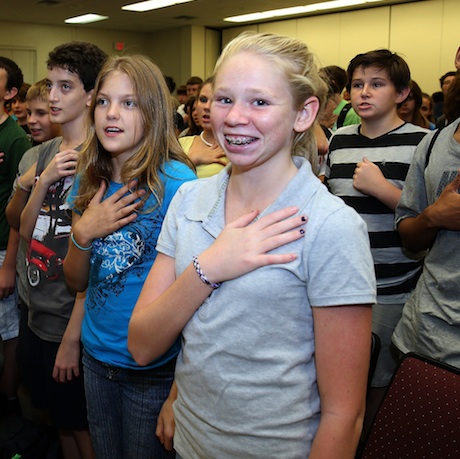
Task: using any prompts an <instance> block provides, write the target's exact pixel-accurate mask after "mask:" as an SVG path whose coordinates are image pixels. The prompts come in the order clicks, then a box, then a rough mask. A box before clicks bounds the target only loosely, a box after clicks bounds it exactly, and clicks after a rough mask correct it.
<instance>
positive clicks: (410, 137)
mask: <svg viewBox="0 0 460 459" xmlns="http://www.w3.org/2000/svg"><path fill="white" fill-rule="evenodd" d="M360 131H361V125H352V126H346V127H343V128H341V129H339V130H337V132H336V133H335V134H334V135H333V137H332V138H331V143H330V146H329V157H328V162H327V167H326V177H325V183H326V184H327V186H328V188H329V189H330V191H331V192H332V193H333V194H335V195H336V196H339V197H341V198H342V199H343V200H344V201H345V203H346V204H348V205H349V206H351V207H353V208H354V209H355V210H356V211H357V212H358V213H359V214H360V215H361V217H362V218H363V219H364V221H365V222H366V224H367V229H368V233H369V239H370V243H371V249H372V255H373V258H374V268H375V275H376V278H377V294H378V301H379V302H380V303H387V304H389V303H393V304H396V303H402V302H404V301H405V300H406V298H407V294H408V293H409V292H410V291H411V290H412V289H413V288H414V287H415V283H416V282H417V279H418V277H419V275H420V271H421V265H422V256H421V254H411V253H408V252H407V251H406V250H405V249H403V247H402V243H401V239H400V237H399V234H398V232H397V231H396V230H395V226H394V211H393V210H392V209H390V208H389V207H387V206H386V205H385V204H383V203H382V202H381V201H379V200H378V199H376V198H374V197H373V196H369V195H366V194H363V193H361V192H360V191H358V190H356V189H355V188H354V187H353V173H354V170H355V168H356V163H358V162H360V161H362V160H363V157H364V156H365V157H366V158H367V159H368V160H369V161H372V162H373V163H374V164H376V165H377V166H378V167H379V168H380V170H381V171H382V173H383V175H384V176H385V178H386V179H387V180H389V181H390V183H392V184H393V185H395V186H396V187H398V188H400V189H402V188H403V186H404V181H405V179H406V175H407V171H408V169H409V165H410V162H411V159H412V156H413V154H414V151H415V147H416V146H417V144H418V143H419V142H420V141H421V140H422V138H423V137H424V136H425V134H426V133H427V132H429V131H428V130H427V129H424V128H421V127H419V126H414V125H413V124H410V123H405V124H403V125H402V126H400V127H398V128H397V129H394V130H393V131H390V132H388V133H386V134H384V135H382V136H380V137H377V138H375V139H369V138H368V137H365V136H363V135H362V134H361V133H360ZM344 243H346V241H344Z"/></svg>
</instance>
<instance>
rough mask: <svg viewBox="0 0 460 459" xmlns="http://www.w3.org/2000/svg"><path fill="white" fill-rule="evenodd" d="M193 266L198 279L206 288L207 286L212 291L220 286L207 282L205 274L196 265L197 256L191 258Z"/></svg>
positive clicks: (219, 283)
mask: <svg viewBox="0 0 460 459" xmlns="http://www.w3.org/2000/svg"><path fill="white" fill-rule="evenodd" d="M193 266H194V267H195V271H196V273H197V274H198V277H199V278H200V279H201V281H202V282H203V283H205V284H206V285H207V286H209V287H211V288H213V289H216V288H219V287H220V286H221V284H222V283H221V282H216V283H213V282H209V279H208V278H207V277H206V274H205V273H204V272H203V271H202V270H201V266H200V263H198V256H197V255H195V256H194V257H193Z"/></svg>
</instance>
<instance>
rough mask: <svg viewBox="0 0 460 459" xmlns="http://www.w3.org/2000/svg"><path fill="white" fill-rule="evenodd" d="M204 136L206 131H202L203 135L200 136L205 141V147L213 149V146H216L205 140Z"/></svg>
mask: <svg viewBox="0 0 460 459" xmlns="http://www.w3.org/2000/svg"><path fill="white" fill-rule="evenodd" d="M203 134H204V131H201V134H200V139H201V140H202V141H203V143H204V144H205V145H207V146H208V147H213V146H214V144H213V143H211V142H208V141H206V140H204V136H203Z"/></svg>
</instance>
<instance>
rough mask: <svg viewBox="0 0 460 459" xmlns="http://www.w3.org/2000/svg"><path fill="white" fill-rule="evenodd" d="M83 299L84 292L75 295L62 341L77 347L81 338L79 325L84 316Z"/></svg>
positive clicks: (84, 296)
mask: <svg viewBox="0 0 460 459" xmlns="http://www.w3.org/2000/svg"><path fill="white" fill-rule="evenodd" d="M85 298H86V295H85V292H80V293H77V296H76V298H75V303H74V306H73V309H72V314H71V315H70V319H69V322H68V323H67V327H66V329H65V332H64V335H63V337H62V341H67V342H71V343H78V345H79V343H80V336H81V324H82V322H83V316H84V314H85V309H84V306H85Z"/></svg>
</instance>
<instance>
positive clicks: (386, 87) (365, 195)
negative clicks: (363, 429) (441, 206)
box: [325, 49, 428, 418]
mask: <svg viewBox="0 0 460 459" xmlns="http://www.w3.org/2000/svg"><path fill="white" fill-rule="evenodd" d="M347 73H348V84H347V89H348V90H349V91H350V95H351V103H352V106H353V108H354V110H355V112H356V113H357V114H358V115H359V116H360V117H361V124H358V125H352V126H346V127H343V128H341V129H339V130H337V131H336V133H335V134H334V136H333V137H332V138H331V143H330V147H329V158H328V164H327V170H326V179H325V183H326V184H327V186H328V187H329V189H330V191H331V192H332V193H333V194H335V195H337V196H340V197H341V198H342V199H343V200H344V201H345V202H346V203H347V204H348V205H350V206H351V207H353V208H354V209H355V210H356V211H357V212H359V214H360V215H361V217H362V218H363V219H364V221H365V222H366V224H367V228H368V232H369V238H370V242H371V249H372V254H373V257H374V267H375V273H376V277H377V304H376V305H375V306H374V308H373V312H372V327H373V331H374V332H375V333H376V334H377V335H378V336H379V338H380V341H381V351H380V355H379V359H378V362H377V367H376V370H375V373H374V377H373V380H372V383H371V386H372V389H371V390H370V391H369V396H368V414H369V417H371V418H372V417H373V415H372V413H373V409H372V406H373V405H374V404H376V405H377V406H378V404H379V402H380V399H381V397H382V396H383V394H384V392H385V387H386V386H387V385H388V383H389V382H390V379H391V376H392V374H393V370H394V368H395V366H396V363H397V356H396V355H395V353H394V352H393V350H392V349H391V335H392V333H393V330H394V328H395V327H396V325H397V323H398V321H399V319H400V317H401V312H402V308H403V306H404V303H405V301H406V300H407V298H408V296H409V293H410V292H411V290H412V289H413V288H414V287H415V284H416V282H417V279H418V277H419V275H420V270H421V264H422V256H421V254H410V253H408V252H407V251H406V250H404V249H403V247H402V244H401V239H400V237H399V234H398V232H397V231H396V230H395V228H394V213H395V208H396V205H397V203H398V201H399V198H400V196H401V190H402V188H403V185H404V180H405V178H406V174H407V170H408V168H409V164H410V162H411V159H412V156H413V153H414V150H415V147H416V146H417V144H418V143H419V142H420V140H421V139H422V138H423V137H424V135H425V134H426V133H427V132H428V131H427V130H426V129H423V128H421V127H418V126H415V125H413V124H410V123H406V122H404V121H403V120H402V119H400V118H399V117H398V114H397V108H398V105H399V104H401V103H402V102H403V101H404V100H405V99H406V97H407V96H408V95H409V92H410V89H409V82H410V70H409V67H408V65H407V63H406V62H405V61H404V59H402V58H401V57H400V56H398V55H397V54H395V53H392V52H391V51H389V50H383V49H382V50H375V51H370V52H368V53H365V54H359V55H357V56H356V57H355V58H353V59H352V60H351V62H350V64H349V66H348V70H347ZM343 243H344V244H346V241H343Z"/></svg>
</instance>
